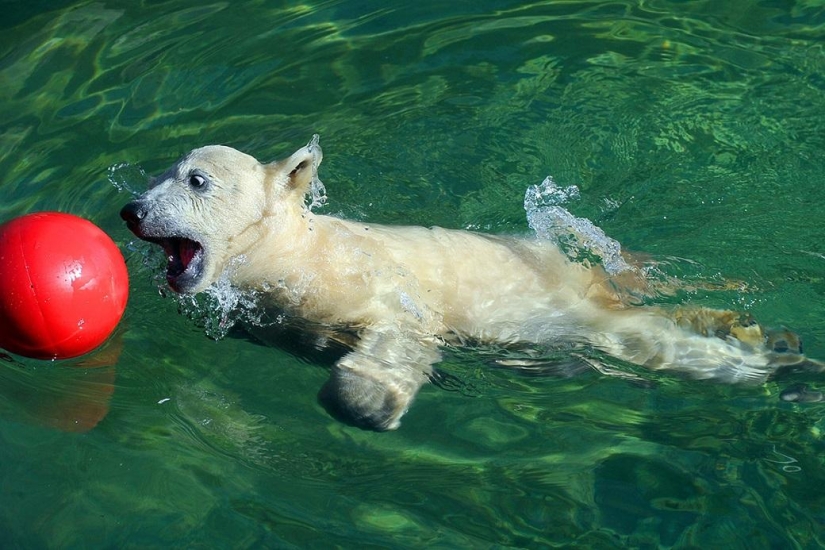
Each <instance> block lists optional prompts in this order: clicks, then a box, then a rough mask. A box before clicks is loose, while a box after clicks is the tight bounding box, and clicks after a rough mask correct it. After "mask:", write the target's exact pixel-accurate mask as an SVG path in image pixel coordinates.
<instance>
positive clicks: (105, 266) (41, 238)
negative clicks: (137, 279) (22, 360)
mask: <svg viewBox="0 0 825 550" xmlns="http://www.w3.org/2000/svg"><path fill="white" fill-rule="evenodd" d="M128 295H129V274H128V272H127V270H126V262H125V261H124V260H123V255H122V254H121V253H120V250H119V249H118V247H117V245H115V243H114V242H113V241H112V239H111V238H109V236H108V235H107V234H106V233H104V232H103V230H101V229H100V228H99V227H97V226H96V225H95V224H93V223H92V222H90V221H88V220H84V219H83V218H79V217H77V216H73V215H71V214H63V213H60V212H40V213H35V214H27V215H25V216H21V217H19V218H15V219H13V220H11V221H8V222H6V223H4V224H3V225H0V347H1V348H4V349H6V350H8V351H10V352H12V353H16V354H19V355H24V356H27V357H34V358H37V359H67V358H70V357H76V356H78V355H83V354H84V353H87V352H89V351H92V350H93V349H95V348H96V347H98V346H99V345H100V344H102V343H103V342H104V341H105V340H106V338H108V337H109V335H110V334H111V333H112V331H114V329H115V327H116V326H117V324H118V322H120V318H121V317H122V316H123V311H124V310H125V309H126V300H127V299H128Z"/></svg>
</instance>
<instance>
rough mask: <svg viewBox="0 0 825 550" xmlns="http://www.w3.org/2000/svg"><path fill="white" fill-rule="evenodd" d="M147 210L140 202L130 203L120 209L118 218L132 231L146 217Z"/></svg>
mask: <svg viewBox="0 0 825 550" xmlns="http://www.w3.org/2000/svg"><path fill="white" fill-rule="evenodd" d="M147 211H148V209H147V208H146V205H145V204H144V203H142V202H141V201H132V202H130V203H128V204H127V205H126V206H124V207H123V208H121V210H120V217H121V218H123V221H125V222H126V225H127V227H128V228H129V229H130V230H132V231H134V230H135V229H136V228H137V227H138V226H139V225H140V222H142V221H143V219H144V218H145V217H146V214H147Z"/></svg>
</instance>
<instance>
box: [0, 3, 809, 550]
mask: <svg viewBox="0 0 825 550" xmlns="http://www.w3.org/2000/svg"><path fill="white" fill-rule="evenodd" d="M0 13H2V17H0V31H2V32H0V197H2V200H0V220H6V219H9V218H12V217H14V216H17V215H21V214H23V213H26V212H30V211H35V210H63V211H69V212H73V213H76V214H80V215H83V216H86V217H89V218H90V219H92V220H93V221H95V222H96V223H97V224H98V225H100V226H101V227H103V228H104V229H105V230H106V231H107V232H108V233H109V234H110V235H112V236H113V238H114V239H115V240H116V241H117V242H118V244H119V245H120V246H121V248H122V250H124V253H125V254H126V256H127V258H128V263H129V268H130V274H131V277H132V280H131V295H130V303H129V307H128V310H127V313H126V316H125V318H124V321H123V323H122V325H121V328H120V330H119V332H118V334H117V335H116V337H115V338H114V339H113V340H112V341H111V342H110V343H109V344H108V345H107V346H106V347H105V348H104V349H103V350H101V351H100V352H98V353H97V354H93V355H92V356H90V357H87V358H84V359H83V360H75V361H67V362H62V363H48V362H45V363H44V362H36V361H32V360H26V359H22V358H19V357H13V358H12V357H5V359H6V360H5V361H4V362H2V363H0V483H2V488H1V489H0V547H2V548H26V549H28V548H159V547H177V548H264V547H270V548H290V547H291V548H329V547H331V546H339V547H344V548H352V547H357V548H381V547H394V548H395V547H436V548H506V547H524V548H538V547H548V546H567V545H573V544H578V545H580V546H581V547H592V548H619V547H638V548H655V547H679V548H684V547H695V548H717V547H718V548H749V549H750V548H817V547H821V546H822V545H823V544H825V529H823V524H825V498H824V497H823V487H825V459H824V458H823V457H825V453H823V434H822V432H823V430H824V429H825V425H823V424H824V423H825V422H824V421H823V413H825V405H823V404H820V403H811V404H794V403H786V402H783V401H781V400H780V399H779V397H778V395H779V392H780V391H782V390H783V389H784V388H785V387H787V386H789V385H792V384H794V383H807V384H809V385H810V386H812V387H814V388H818V389H822V388H823V387H825V381H822V380H820V379H818V378H817V377H815V376H812V375H805V374H798V375H792V376H790V377H788V378H787V379H785V380H782V381H781V382H770V383H768V384H766V385H764V386H760V387H732V386H724V385H719V384H714V383H711V382H693V381H687V380H683V379H680V378H678V377H675V376H668V375H664V374H652V373H640V372H637V374H641V375H642V376H644V377H645V379H646V380H647V381H648V383H647V384H635V383H631V382H628V381H626V380H624V379H621V378H617V377H606V376H602V375H600V374H598V373H595V372H592V373H584V374H582V375H580V376H578V377H575V378H568V379H565V378H561V379H560V378H557V377H551V376H527V375H525V374H523V373H519V372H515V371H512V370H506V369H495V368H490V367H489V366H488V357H487V356H486V355H485V354H484V353H482V352H473V351H462V350H448V351H447V357H446V361H445V363H444V364H443V365H442V367H443V370H444V371H445V372H447V373H448V374H451V375H453V376H454V377H456V379H457V380H458V382H457V383H456V384H455V386H456V387H457V389H458V391H447V390H446V389H442V388H438V387H428V388H425V389H424V390H423V391H422V393H421V395H420V396H419V398H418V400H417V401H416V403H415V405H414V407H413V408H412V409H411V411H410V412H409V413H408V415H407V416H405V418H404V421H403V425H402V427H401V429H400V430H398V431H397V432H391V433H382V434H376V433H369V432H363V431H359V430H357V429H354V428H350V427H346V426H343V425H341V424H338V423H336V422H335V421H334V420H332V419H331V418H329V417H328V416H327V414H326V413H325V412H324V410H323V409H322V408H321V407H320V406H319V405H318V404H317V402H316V393H317V391H318V389H319V388H320V386H321V385H322V383H323V382H324V380H325V379H326V376H327V373H326V370H325V365H324V364H323V363H322V362H308V361H306V360H302V359H299V358H297V357H295V356H294V355H291V354H290V353H288V352H286V351H283V350H278V349H272V348H267V347H263V346H260V345H257V344H255V343H253V342H251V341H249V340H247V339H244V338H240V337H228V338H224V339H221V340H219V341H213V340H211V339H209V338H207V337H206V335H205V334H204V329H203V328H202V327H200V326H199V323H197V322H195V321H193V320H191V319H189V318H188V317H187V316H185V315H182V314H180V313H179V311H178V309H179V305H178V303H177V302H176V301H174V300H173V299H170V298H164V297H162V296H161V295H160V294H161V293H160V292H158V285H157V280H156V277H155V274H154V273H153V272H152V270H151V269H150V268H148V267H146V265H145V264H146V261H145V260H144V257H145V255H146V248H145V247H142V246H141V245H137V244H135V243H133V237H132V236H131V234H130V233H128V231H127V230H126V229H125V227H124V226H123V224H122V222H121V221H120V219H119V217H118V210H119V209H120V207H121V206H122V205H123V204H124V203H125V202H126V201H127V200H128V199H129V196H130V194H129V192H128V191H123V190H119V189H118V188H117V187H116V186H115V185H113V184H112V182H111V181H110V176H109V173H110V168H112V169H113V174H114V176H112V177H111V179H112V180H115V181H116V182H119V183H123V182H125V183H126V184H127V185H128V186H130V187H132V188H134V189H140V188H141V187H142V186H143V185H144V181H143V179H142V177H141V176H140V169H143V170H145V171H146V172H147V173H158V172H159V171H160V170H161V169H163V168H165V167H166V166H168V165H169V164H170V163H171V162H173V161H174V160H175V159H176V158H177V157H179V156H180V155H181V154H182V153H184V152H186V151H188V150H189V149H192V148H194V147H196V146H200V145H204V144H208V143H224V144H228V145H232V146H235V147H237V148H240V149H243V150H244V151H247V152H249V153H251V154H254V155H256V156H257V157H259V158H261V159H263V160H270V159H274V158H278V157H282V156H285V155H288V154H290V153H291V152H292V151H294V150H295V149H297V148H298V147H300V146H302V145H304V144H305V143H306V142H307V141H308V140H309V138H310V136H311V135H312V134H313V133H316V132H317V133H319V134H320V135H321V141H322V145H323V147H324V153H325V158H324V164H323V166H322V167H321V173H320V175H321V178H322V179H323V181H324V182H325V184H326V187H327V190H328V194H329V203H328V205H327V206H326V207H325V211H326V212H329V213H334V214H340V215H345V216H348V217H355V218H358V219H364V220H371V221H377V222H390V223H391V222H399V223H401V222H403V223H416V224H425V225H441V226H445V227H463V228H475V229H479V230H483V231H491V232H507V233H512V232H527V231H528V228H527V222H526V219H525V213H524V210H523V208H522V200H523V196H524V191H525V189H526V188H527V187H528V186H529V185H535V184H537V183H539V182H540V181H542V179H544V178H545V177H546V176H547V175H552V176H553V177H554V178H555V180H556V182H558V183H559V184H560V185H563V186H568V185H577V186H579V188H580V189H581V199H580V200H578V201H576V202H574V203H571V204H569V205H567V206H568V208H569V209H570V210H571V211H572V212H573V213H574V214H575V215H577V216H580V217H583V218H588V219H590V220H592V221H593V222H595V223H596V224H597V225H598V226H599V227H601V228H603V229H604V230H605V231H606V232H607V234H608V235H610V236H611V237H613V238H615V239H617V240H618V241H620V242H621V243H622V244H623V246H624V247H625V248H627V249H630V250H634V251H643V252H646V253H650V254H652V255H653V256H654V257H656V258H659V259H663V258H668V257H675V258H678V259H671V260H670V261H669V262H668V263H666V264H664V265H666V266H668V267H667V268H666V269H669V270H670V272H669V273H668V274H669V275H671V276H676V277H682V278H685V279H690V280H700V281H710V282H714V281H715V282H718V281H721V280H723V279H731V280H739V281H743V282H744V283H746V286H747V290H746V291H725V292H717V293H711V292H697V293H693V294H692V295H691V294H687V295H684V296H679V297H678V298H677V299H679V300H687V299H690V300H693V301H695V302H697V303H702V304H705V305H709V306H715V307H726V308H734V309H747V310H749V311H751V312H752V313H753V314H754V315H755V316H756V317H757V318H758V319H760V320H761V321H762V322H764V323H765V324H769V325H773V326H788V327H792V328H793V329H795V330H797V331H798V332H799V333H800V334H801V335H802V337H803V339H804V340H805V342H806V349H807V352H808V354H809V355H811V356H814V357H819V358H825V327H824V326H823V323H822V319H823V318H825V303H823V299H822V298H823V293H825V245H824V244H823V242H825V223H823V221H822V220H823V216H825V176H823V174H825V156H823V150H825V123H824V122H825V119H823V113H825V2H823V1H822V0H797V1H791V0H784V1H783V0H738V1H732V0H731V1H717V0H704V1H699V0H697V1H694V2H686V1H683V0H670V1H668V0H616V1H612V2H597V1H583V0H569V1H564V2H560V1H544V2H533V3H529V2H523V1H521V2H517V1H505V0H477V1H475V2H459V1H455V2H446V1H443V2H437V1H433V0H423V1H421V2H417V3H414V2H401V1H398V0H390V1H383V2H378V1H371V0H361V1H351V2H345V1H340V0H328V1H318V2H313V1H309V2H306V3H297V2H274V1H273V2H269V1H264V0H257V1H243V2H231V3H230V2H215V3H201V2H191V1H184V0H169V1H150V0H143V1H142V2H132V1H128V2H127V1H125V0H116V1H106V2H83V1H73V2H68V1H59V2H44V1H40V2H16V1H9V0H4V1H0ZM123 165H125V167H124V166H123ZM118 166H119V167H120V168H117V169H114V168H113V167H118ZM90 363H97V364H99V365H103V366H98V367H96V368H91V367H90V366H89V364H90Z"/></svg>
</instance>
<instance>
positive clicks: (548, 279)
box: [121, 139, 809, 430]
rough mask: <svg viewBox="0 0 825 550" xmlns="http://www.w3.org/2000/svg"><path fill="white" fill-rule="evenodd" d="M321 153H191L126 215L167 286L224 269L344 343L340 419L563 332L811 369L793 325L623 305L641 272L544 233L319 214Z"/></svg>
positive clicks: (328, 398)
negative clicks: (470, 356) (461, 353)
mask: <svg viewBox="0 0 825 550" xmlns="http://www.w3.org/2000/svg"><path fill="white" fill-rule="evenodd" d="M321 158H322V157H321V149H320V147H319V146H318V144H317V139H314V140H313V141H312V142H310V144H309V145H307V146H306V147H303V148H301V149H299V150H298V151H296V152H295V153H294V154H292V155H291V156H289V157H288V158H286V159H285V160H281V161H278V162H272V163H269V164H262V163H260V162H258V161H257V160H256V159H255V158H253V157H252V156H249V155H247V154H245V153H242V152H240V151H237V150H235V149H232V148H230V147H225V146H220V145H211V146H206V147H202V148H199V149H195V150H194V151H192V152H190V153H189V154H187V155H186V156H185V157H183V158H182V159H181V160H180V161H179V162H177V164H175V165H174V166H172V167H171V168H170V169H169V170H168V171H166V172H165V173H164V174H162V175H161V176H160V177H158V178H155V179H154V180H153V181H152V182H151V183H150V187H149V189H148V190H147V191H146V192H145V193H144V194H143V195H141V196H140V197H138V198H136V199H135V200H133V201H132V202H130V203H129V204H127V205H126V206H125V207H123V209H122V211H121V216H122V218H123V219H124V220H125V221H126V223H127V226H128V227H129V229H130V230H131V231H132V232H133V233H134V234H135V235H136V236H138V237H139V238H141V239H144V240H146V241H149V242H152V243H155V244H158V245H160V246H161V247H163V249H164V251H165V253H166V256H167V258H168V267H167V272H166V278H167V281H168V283H169V286H170V287H171V288H172V289H173V290H174V291H176V292H179V293H198V292H201V291H203V290H204V289H206V288H207V287H209V286H210V285H212V284H214V283H215V282H216V281H217V280H218V279H219V278H220V277H228V278H229V280H230V281H231V284H232V285H234V286H235V287H237V288H238V289H241V290H255V291H257V293H258V295H259V296H261V297H262V298H261V300H262V303H261V305H262V307H265V308H267V309H271V310H274V311H277V312H278V314H279V315H282V316H284V318H286V319H291V320H293V321H294V322H295V323H296V324H298V326H300V327H301V330H303V331H308V332H314V333H316V334H320V335H323V336H324V338H331V339H332V340H334V341H337V342H345V343H347V344H348V346H349V347H348V352H347V353H345V354H344V355H343V356H342V357H341V358H340V359H339V360H338V361H337V362H336V363H335V364H334V366H333V367H332V370H331V374H330V377H329V380H328V381H327V382H326V384H325V385H324V387H323V388H322V390H321V392H320V394H319V397H320V399H321V402H322V403H323V404H324V405H325V407H326V408H327V410H328V411H329V412H330V413H331V414H332V415H333V416H335V417H337V418H339V419H341V420H343V421H345V422H348V423H350V424H353V425H356V426H359V427H362V428H367V429H373V430H391V429H395V428H397V427H398V426H399V423H400V419H401V417H402V416H403V415H404V413H405V412H406V411H407V409H408V408H409V407H410V405H411V403H412V401H413V399H414V397H415V395H416V394H417V392H418V391H419V389H420V388H421V387H422V386H423V385H424V384H425V383H426V382H427V381H428V380H429V379H430V378H431V376H432V375H433V372H434V371H433V365H434V364H436V363H437V362H438V361H439V359H440V348H441V346H443V345H445V344H461V343H465V342H473V343H494V344H497V345H504V346H507V345H514V344H531V343H550V342H569V343H573V344H580V345H582V346H590V347H592V348H596V349H598V350H601V351H603V352H606V353H608V354H610V355H612V356H614V357H616V358H618V359H621V360H624V361H629V362H631V363H634V364H637V365H642V366H645V367H649V368H653V369H676V370H682V371H685V372H688V373H690V374H691V375H692V376H694V377H698V378H716V379H720V380H723V381H727V382H737V381H754V382H760V381H764V380H766V379H767V377H768V376H769V375H770V374H771V373H772V372H773V371H774V370H775V368H776V367H777V366H778V365H789V364H808V363H809V360H806V359H805V358H804V356H802V354H801V349H800V346H799V343H798V340H797V339H796V338H795V337H794V335H793V334H790V333H780V335H779V336H778V337H777V336H774V335H771V334H769V333H767V332H766V331H765V330H764V329H763V328H762V327H761V326H760V325H758V324H757V323H755V322H753V321H752V320H751V319H750V318H749V317H748V316H747V315H740V314H738V313H734V312H731V311H721V310H712V309H707V308H700V307H681V308H676V309H664V308H660V307H655V306H638V305H629V304H627V303H626V300H625V299H624V298H623V296H624V295H625V294H626V292H625V290H627V288H628V285H639V284H643V281H639V277H626V276H624V277H623V276H610V275H609V274H608V273H607V272H605V270H604V269H602V268H600V267H599V266H587V265H584V264H582V263H577V262H573V261H571V260H570V259H569V258H568V257H567V256H566V255H565V254H564V253H563V252H562V251H561V250H559V248H558V247H556V246H555V245H554V244H552V243H551V242H548V241H546V240H541V239H538V238H518V237H508V236H493V235H487V234H480V233H474V232H469V231H463V230H450V229H442V228H439V227H432V228H424V227H412V226H410V227H405V226H385V225H377V224H372V223H364V222H360V221H349V220H346V219H340V218H337V217H332V216H327V215H319V214H316V213H314V212H312V211H311V210H310V209H309V208H308V207H307V205H306V196H307V193H308V191H309V187H310V185H311V183H312V182H313V181H314V178H315V177H316V176H315V175H316V173H317V172H316V171H317V169H318V165H319V164H320V161H321Z"/></svg>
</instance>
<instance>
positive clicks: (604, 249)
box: [524, 176, 633, 274]
mask: <svg viewBox="0 0 825 550" xmlns="http://www.w3.org/2000/svg"><path fill="white" fill-rule="evenodd" d="M579 198H580V193H579V188H578V187H576V186H575V185H571V186H569V187H560V186H558V185H556V183H555V182H554V181H553V178H552V177H551V176H547V177H546V178H544V181H542V182H541V183H540V184H539V185H531V186H530V187H528V188H527V191H526V192H525V194H524V210H525V211H526V212H527V223H528V224H529V225H530V228H531V229H532V230H533V231H535V233H536V235H537V236H538V237H539V238H542V239H547V240H550V241H553V242H554V243H556V244H558V245H559V246H560V247H561V248H562V249H563V250H564V251H565V252H566V253H567V255H568V256H570V258H571V259H573V260H576V259H579V258H580V257H581V256H582V253H583V252H588V253H590V254H591V255H595V256H597V257H598V258H599V260H600V261H601V263H602V266H603V267H604V269H605V270H606V271H607V272H608V273H610V274H616V273H620V272H622V271H626V270H630V269H633V268H632V267H631V266H630V265H628V263H627V262H625V260H624V258H623V257H622V248H621V245H620V244H619V242H618V241H616V240H614V239H611V238H610V237H608V236H607V235H606V234H605V232H604V231H602V229H601V228H600V227H598V226H596V225H595V224H594V223H593V222H591V221H590V220H588V219H586V218H578V217H576V216H574V215H573V214H571V213H570V212H568V211H567V210H566V209H565V208H564V207H563V206H561V205H562V204H566V203H568V202H570V201H571V200H577V199H579Z"/></svg>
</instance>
